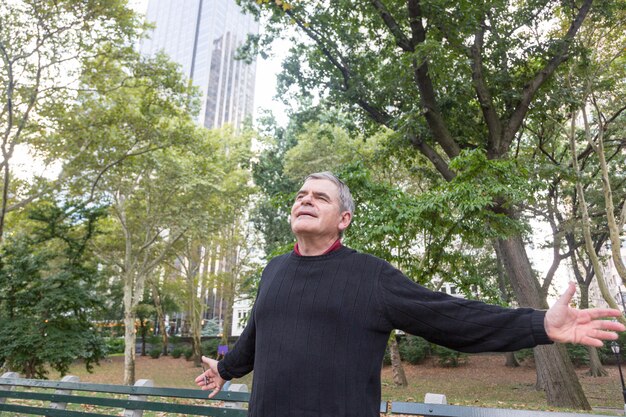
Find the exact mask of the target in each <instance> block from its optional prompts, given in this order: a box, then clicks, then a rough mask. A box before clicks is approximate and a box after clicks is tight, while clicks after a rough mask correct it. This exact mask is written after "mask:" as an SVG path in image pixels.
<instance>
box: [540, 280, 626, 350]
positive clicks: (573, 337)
mask: <svg viewBox="0 0 626 417" xmlns="http://www.w3.org/2000/svg"><path fill="white" fill-rule="evenodd" d="M575 292H576V285H575V284H574V283H573V282H570V283H569V287H568V288H567V290H566V291H565V292H564V293H563V295H562V296H561V297H560V298H559V299H558V301H557V302H556V303H555V304H554V305H553V306H552V307H550V309H549V310H548V311H547V313H546V317H545V320H544V325H545V329H546V333H547V334H548V337H549V338H550V339H552V340H553V341H554V342H560V343H579V344H582V345H587V346H595V347H601V346H602V341H603V340H615V339H617V333H615V332H623V331H624V330H626V327H624V325H623V324H621V323H618V322H616V321H611V320H598V319H603V318H608V317H619V316H621V315H622V312H621V311H619V310H615V309H612V308H590V309H587V310H578V309H575V308H572V307H570V305H569V303H570V301H571V299H572V296H573V295H574V293H575Z"/></svg>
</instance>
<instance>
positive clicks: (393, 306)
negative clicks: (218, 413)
mask: <svg viewBox="0 0 626 417" xmlns="http://www.w3.org/2000/svg"><path fill="white" fill-rule="evenodd" d="M544 316H545V312H543V311H538V310H533V309H528V308H519V309H505V308H501V307H497V306H493V305H488V304H484V303H481V302H478V301H471V300H465V299H461V298H455V297H452V296H449V295H446V294H444V293H441V292H433V291H430V290H428V289H426V288H424V287H422V286H420V285H417V284H415V283H414V282H413V281H411V280H409V279H408V278H407V277H405V276H404V275H403V274H402V273H401V272H400V271H398V270H397V269H395V268H394V267H392V266H391V265H390V264H389V263H387V262H385V261H383V260H381V259H378V258H376V257H374V256H370V255H365V254H361V253H358V252H356V251H354V250H352V249H350V248H347V247H342V248H340V249H338V250H336V251H333V252H331V253H329V254H326V255H321V256H311V257H305V256H298V255H296V254H295V253H293V252H292V253H289V254H286V255H282V256H279V257H277V258H274V259H273V260H272V261H270V263H269V264H268V265H267V267H266V268H265V270H264V271H263V276H262V278H261V284H260V287H259V293H258V296H257V299H256V302H255V304H254V307H253V309H252V313H251V317H250V319H249V321H248V324H247V326H246V328H245V329H244V331H243V333H242V335H241V337H240V338H239V340H238V342H237V344H236V345H235V347H234V348H233V350H232V351H231V352H230V353H228V354H227V355H226V357H225V358H224V359H223V360H222V361H220V362H219V364H218V369H219V372H220V375H221V376H222V377H223V378H224V379H231V378H237V377H241V376H243V375H245V374H247V373H249V372H250V371H252V369H254V382H253V389H252V397H251V399H250V411H249V416H251V417H313V416H315V417H348V416H354V417H368V416H369V417H378V415H379V411H378V410H379V406H380V371H381V364H382V360H383V355H384V352H385V347H386V345H387V340H388V338H389V334H390V332H391V331H392V330H393V329H401V330H404V331H406V332H407V333H410V334H414V335H418V336H422V337H424V338H426V339H427V340H429V341H431V342H434V343H437V344H439V345H442V346H447V347H449V348H453V349H456V350H459V351H463V352H487V351H514V350H518V349H522V348H527V347H532V346H535V345H537V344H546V343H550V340H549V339H548V337H547V335H546V333H545V331H544V327H543V320H544Z"/></svg>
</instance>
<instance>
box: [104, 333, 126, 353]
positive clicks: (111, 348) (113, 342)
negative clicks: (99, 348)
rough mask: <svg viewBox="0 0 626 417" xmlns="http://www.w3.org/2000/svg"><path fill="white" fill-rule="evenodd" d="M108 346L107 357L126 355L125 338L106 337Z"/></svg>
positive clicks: (105, 340) (105, 341)
mask: <svg viewBox="0 0 626 417" xmlns="http://www.w3.org/2000/svg"><path fill="white" fill-rule="evenodd" d="M104 343H105V344H106V353H107V355H112V354H115V353H124V338H123V337H106V338H104Z"/></svg>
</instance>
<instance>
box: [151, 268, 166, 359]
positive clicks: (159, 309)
mask: <svg viewBox="0 0 626 417" xmlns="http://www.w3.org/2000/svg"><path fill="white" fill-rule="evenodd" d="M150 286H151V287H152V299H153V300H154V308H155V310H156V313H157V320H158V322H159V330H160V332H161V342H162V344H163V351H162V352H161V354H162V355H163V356H167V354H168V345H169V335H168V334H167V330H166V329H165V312H164V311H163V304H161V293H160V292H159V287H158V286H157V284H156V282H155V280H154V279H151V280H150Z"/></svg>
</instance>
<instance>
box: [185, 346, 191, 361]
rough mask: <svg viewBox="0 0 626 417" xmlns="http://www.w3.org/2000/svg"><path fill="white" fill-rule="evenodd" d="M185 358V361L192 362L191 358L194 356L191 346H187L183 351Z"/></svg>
mask: <svg viewBox="0 0 626 417" xmlns="http://www.w3.org/2000/svg"><path fill="white" fill-rule="evenodd" d="M183 356H184V357H185V359H187V360H188V361H190V360H191V357H192V356H193V349H192V348H191V346H187V347H186V348H185V349H184V350H183Z"/></svg>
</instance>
